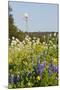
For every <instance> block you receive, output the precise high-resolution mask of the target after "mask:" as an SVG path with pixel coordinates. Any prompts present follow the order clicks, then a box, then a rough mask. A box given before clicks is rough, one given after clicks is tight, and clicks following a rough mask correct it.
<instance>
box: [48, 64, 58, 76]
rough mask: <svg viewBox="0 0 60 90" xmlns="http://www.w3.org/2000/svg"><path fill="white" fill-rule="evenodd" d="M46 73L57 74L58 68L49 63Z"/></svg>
mask: <svg viewBox="0 0 60 90" xmlns="http://www.w3.org/2000/svg"><path fill="white" fill-rule="evenodd" d="M48 73H49V75H52V74H53V73H58V67H57V66H56V65H54V64H53V62H51V63H50V64H49V66H48Z"/></svg>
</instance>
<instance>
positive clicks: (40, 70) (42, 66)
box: [38, 61, 46, 74]
mask: <svg viewBox="0 0 60 90" xmlns="http://www.w3.org/2000/svg"><path fill="white" fill-rule="evenodd" d="M45 65H46V61H44V62H43V63H42V64H40V63H38V73H39V74H42V72H43V70H44V68H45Z"/></svg>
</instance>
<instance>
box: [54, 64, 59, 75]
mask: <svg viewBox="0 0 60 90" xmlns="http://www.w3.org/2000/svg"><path fill="white" fill-rule="evenodd" d="M53 71H54V72H57V73H58V67H57V66H56V65H53Z"/></svg>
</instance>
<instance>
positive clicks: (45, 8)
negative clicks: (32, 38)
mask: <svg viewBox="0 0 60 90" xmlns="http://www.w3.org/2000/svg"><path fill="white" fill-rule="evenodd" d="M9 5H10V7H11V8H12V15H13V18H14V23H15V25H16V26H17V27H18V28H19V29H21V30H22V31H24V32H25V31H26V21H25V17H24V14H25V13H27V14H28V23H27V24H28V30H27V31H28V32H38V31H40V32H57V31H58V19H59V18H58V5H57V4H44V3H29V2H19V1H17V2H14V1H9Z"/></svg>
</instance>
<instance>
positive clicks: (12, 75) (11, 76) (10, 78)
mask: <svg viewBox="0 0 60 90" xmlns="http://www.w3.org/2000/svg"><path fill="white" fill-rule="evenodd" d="M9 83H14V74H10V75H9Z"/></svg>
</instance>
